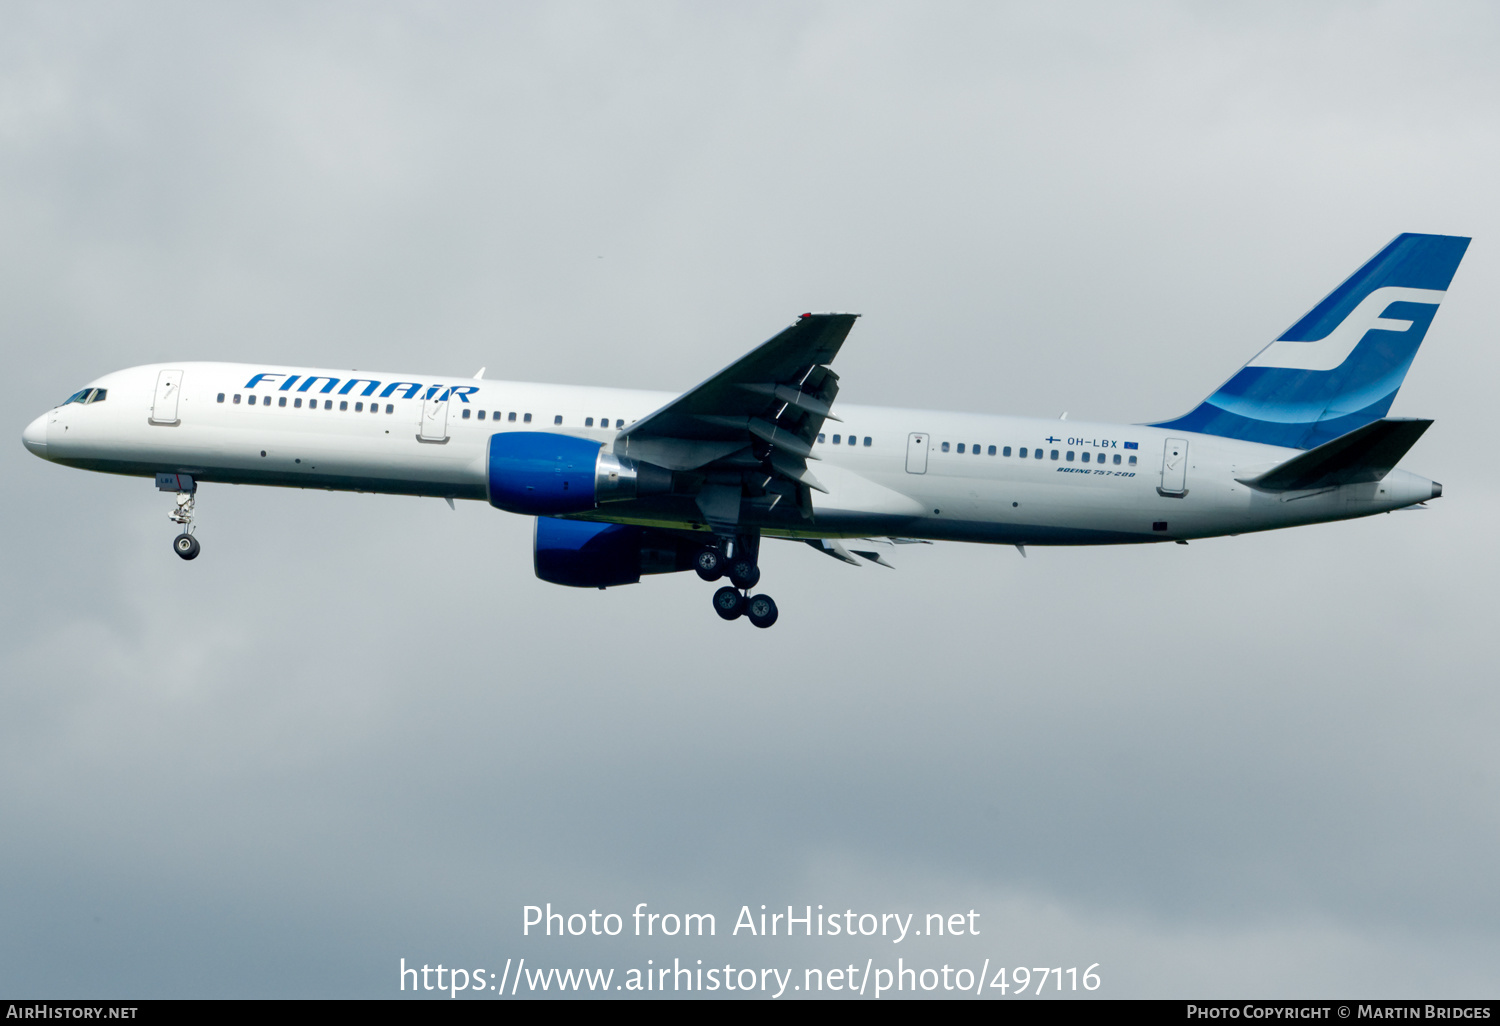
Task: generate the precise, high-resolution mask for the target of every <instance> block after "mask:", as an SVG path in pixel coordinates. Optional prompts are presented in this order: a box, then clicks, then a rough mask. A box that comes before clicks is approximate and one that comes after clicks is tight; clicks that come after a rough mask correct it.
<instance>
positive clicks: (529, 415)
mask: <svg viewBox="0 0 1500 1026" xmlns="http://www.w3.org/2000/svg"><path fill="white" fill-rule="evenodd" d="M510 419H511V420H515V419H516V415H515V414H514V413H512V414H511V415H510ZM521 420H522V422H523V423H526V424H530V423H531V414H529V413H528V414H526V416H524V417H522V418H521Z"/></svg>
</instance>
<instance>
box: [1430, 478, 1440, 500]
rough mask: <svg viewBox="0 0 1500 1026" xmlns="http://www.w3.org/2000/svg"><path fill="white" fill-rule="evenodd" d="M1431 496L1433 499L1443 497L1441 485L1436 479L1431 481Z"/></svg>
mask: <svg viewBox="0 0 1500 1026" xmlns="http://www.w3.org/2000/svg"><path fill="white" fill-rule="evenodd" d="M1432 497H1433V498H1434V499H1441V498H1442V497H1443V486H1442V485H1440V484H1438V483H1437V482H1436V481H1434V482H1432Z"/></svg>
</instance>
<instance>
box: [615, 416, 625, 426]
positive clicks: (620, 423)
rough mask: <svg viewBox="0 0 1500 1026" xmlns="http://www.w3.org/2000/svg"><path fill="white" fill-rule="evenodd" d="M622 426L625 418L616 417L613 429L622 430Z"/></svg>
mask: <svg viewBox="0 0 1500 1026" xmlns="http://www.w3.org/2000/svg"><path fill="white" fill-rule="evenodd" d="M624 426H625V418H624V417H616V418H615V427H617V428H622V427H624Z"/></svg>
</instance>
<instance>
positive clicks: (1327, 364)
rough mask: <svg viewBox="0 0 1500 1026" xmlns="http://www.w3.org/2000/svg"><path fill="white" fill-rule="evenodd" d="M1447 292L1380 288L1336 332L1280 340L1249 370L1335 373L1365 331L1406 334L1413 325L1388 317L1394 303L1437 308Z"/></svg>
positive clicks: (1353, 311) (1264, 350)
mask: <svg viewBox="0 0 1500 1026" xmlns="http://www.w3.org/2000/svg"><path fill="white" fill-rule="evenodd" d="M1443 296H1444V293H1443V292H1439V291H1437V290H1435V289H1403V288H1397V287H1395V286H1390V287H1387V288H1383V289H1376V290H1375V291H1374V292H1371V293H1370V294H1369V295H1368V296H1366V297H1365V298H1364V299H1362V300H1360V303H1359V305H1358V306H1356V307H1355V308H1354V309H1353V310H1350V311H1349V316H1347V317H1345V318H1344V320H1343V323H1341V324H1340V325H1339V326H1338V327H1337V328H1334V329H1333V331H1331V332H1329V333H1328V335H1327V336H1326V337H1324V338H1320V339H1318V340H1317V341H1315V342H1290V341H1285V340H1281V339H1278V340H1277V341H1275V342H1272V343H1271V344H1270V345H1268V346H1266V348H1264V349H1262V350H1261V351H1260V355H1258V356H1257V357H1256V358H1255V359H1253V360H1251V361H1250V362H1249V363H1248V364H1246V366H1247V367H1281V368H1285V369H1287V370H1309V371H1331V370H1333V369H1334V368H1335V367H1338V366H1340V365H1342V364H1343V362H1344V361H1345V360H1347V359H1348V358H1349V354H1350V353H1352V352H1354V347H1355V346H1357V345H1359V340H1360V339H1362V338H1364V337H1365V332H1367V331H1371V330H1379V331H1406V330H1408V329H1410V328H1411V326H1412V322H1411V321H1408V320H1402V319H1400V318H1394V317H1386V316H1384V314H1385V311H1386V310H1387V309H1388V308H1389V307H1390V305H1391V304H1392V303H1425V304H1428V305H1430V306H1436V305H1437V304H1438V303H1440V302H1442V300H1443Z"/></svg>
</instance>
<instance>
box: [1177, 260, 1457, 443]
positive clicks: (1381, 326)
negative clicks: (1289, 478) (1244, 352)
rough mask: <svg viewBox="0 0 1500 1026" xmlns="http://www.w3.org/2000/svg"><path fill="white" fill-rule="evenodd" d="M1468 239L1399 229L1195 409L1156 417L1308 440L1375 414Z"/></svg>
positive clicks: (1268, 437)
mask: <svg viewBox="0 0 1500 1026" xmlns="http://www.w3.org/2000/svg"><path fill="white" fill-rule="evenodd" d="M1468 247H1469V240H1468V239H1467V238H1464V237H1461V236H1455V235H1411V234H1406V235H1400V236H1397V238H1396V239H1395V241H1393V242H1392V243H1391V244H1390V245H1389V246H1386V247H1385V249H1383V250H1381V251H1380V252H1379V253H1377V254H1376V255H1375V257H1374V258H1373V259H1372V260H1371V261H1370V262H1369V263H1367V264H1365V265H1364V266H1363V267H1361V268H1360V269H1359V270H1358V271H1356V272H1355V273H1354V275H1353V277H1351V278H1350V279H1349V280H1348V281H1346V282H1344V283H1343V284H1342V285H1340V286H1339V287H1338V288H1336V289H1334V290H1333V292H1332V293H1330V294H1329V295H1328V297H1327V298H1326V299H1324V300H1323V301H1322V302H1321V303H1319V304H1318V305H1317V306H1315V307H1313V309H1312V312H1310V313H1309V314H1308V315H1307V316H1306V317H1303V318H1302V319H1301V320H1300V321H1298V322H1297V323H1296V324H1294V325H1292V327H1291V328H1289V329H1288V330H1287V331H1286V333H1285V334H1283V335H1282V336H1281V337H1280V338H1278V339H1277V340H1276V341H1275V342H1272V343H1271V344H1270V345H1268V346H1267V347H1266V348H1265V349H1262V350H1261V351H1260V353H1259V354H1257V355H1256V357H1255V359H1253V360H1251V361H1250V362H1249V363H1247V364H1246V365H1245V366H1244V367H1242V368H1240V371H1239V373H1238V374H1236V375H1235V376H1234V377H1232V378H1230V379H1229V380H1228V381H1227V382H1225V383H1224V384H1223V385H1222V386H1221V387H1220V388H1219V390H1218V391H1217V392H1215V393H1214V394H1213V395H1211V396H1209V397H1208V398H1207V399H1205V400H1204V401H1203V402H1202V403H1201V404H1199V406H1198V408H1197V409H1195V410H1193V411H1192V412H1191V413H1189V414H1187V415H1186V416H1184V417H1179V418H1177V419H1176V420H1169V421H1164V422H1162V423H1159V424H1155V425H1153V426H1154V427H1162V428H1170V429H1172V430H1177V431H1196V432H1199V433H1200V434H1205V435H1222V436H1224V437H1226V438H1241V439H1244V440H1246V441H1250V442H1265V443H1268V444H1270V445H1285V446H1291V447H1294V448H1298V449H1311V448H1313V447H1314V446H1317V445H1321V444H1322V443H1324V442H1326V441H1329V440H1330V439H1333V438H1337V437H1339V436H1340V435H1344V434H1347V433H1348V432H1350V431H1353V430H1354V429H1355V428H1358V427H1362V426H1364V425H1365V424H1368V423H1370V422H1372V421H1376V420H1379V419H1380V418H1382V417H1384V416H1385V415H1386V413H1387V412H1388V411H1389V410H1390V408H1391V403H1392V402H1393V401H1394V400H1395V398H1396V392H1397V391H1398V390H1399V389H1400V388H1401V382H1402V381H1403V380H1404V379H1405V378H1406V371H1407V369H1408V368H1409V367H1410V366H1411V361H1412V359H1413V358H1414V357H1415V356H1416V355H1417V347H1418V346H1420V345H1421V344H1422V339H1423V338H1424V337H1426V335H1427V329H1428V327H1429V326H1430V325H1431V324H1432V318H1433V316H1434V315H1435V314H1436V313H1437V309H1438V304H1439V303H1440V302H1441V301H1442V299H1443V295H1444V293H1445V292H1446V291H1447V289H1448V283H1449V282H1451V281H1452V280H1453V274H1454V272H1455V271H1457V270H1458V264H1459V261H1461V260H1462V259H1463V256H1464V251H1465V250H1467V249H1468Z"/></svg>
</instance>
